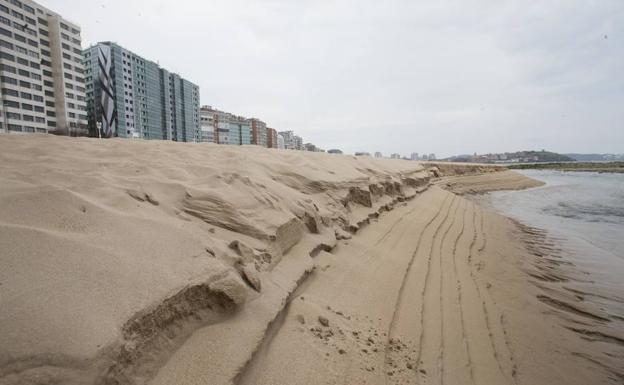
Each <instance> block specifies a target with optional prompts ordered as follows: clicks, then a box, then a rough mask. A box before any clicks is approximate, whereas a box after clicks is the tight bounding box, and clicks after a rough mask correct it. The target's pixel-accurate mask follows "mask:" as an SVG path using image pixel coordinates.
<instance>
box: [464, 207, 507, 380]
mask: <svg viewBox="0 0 624 385" xmlns="http://www.w3.org/2000/svg"><path fill="white" fill-rule="evenodd" d="M472 208H473V210H472V211H473V223H476V216H477V212H479V213H480V217H481V219H480V226H479V227H480V234H478V232H479V228H478V227H477V226H475V227H474V236H473V243H472V244H471V246H470V249H469V252H470V254H469V256H468V259H469V260H472V259H473V257H474V255H475V253H474V251H475V250H474V249H475V247H476V243H477V238H478V237H479V235H480V236H481V238H482V239H483V241H482V243H481V247H479V248H478V249H477V250H476V251H477V252H478V253H481V252H483V250H485V247H486V245H487V238H486V235H485V232H484V225H483V222H484V216H485V214H484V212H483V210H480V209H478V208H477V205H476V204H475V203H473V204H472ZM469 271H470V278H471V279H472V283H473V284H474V287H475V289H476V291H477V296H478V298H479V302H480V303H481V306H482V308H483V317H484V320H485V325H486V328H487V330H488V338H489V340H490V345H491V347H492V354H493V356H494V359H495V360H496V363H497V365H498V369H499V370H500V372H501V374H503V375H504V376H505V377H507V376H509V378H510V379H511V382H513V383H514V384H516V383H517V380H516V373H517V365H516V361H515V357H514V354H513V351H512V349H511V344H510V342H509V337H508V336H507V330H506V329H505V326H504V315H503V314H501V315H500V317H499V326H500V330H501V331H502V338H503V342H504V345H505V347H506V350H507V355H508V357H509V363H510V366H511V373H509V375H507V374H505V369H504V368H503V365H502V362H501V360H500V359H501V358H500V356H501V354H500V352H499V351H498V349H497V348H496V341H495V340H494V328H493V326H492V321H491V319H490V312H489V311H488V308H487V304H486V301H485V299H484V297H483V294H482V293H481V288H480V286H479V284H478V282H477V277H476V276H475V274H474V269H473V268H472V265H471V266H470V267H469Z"/></svg>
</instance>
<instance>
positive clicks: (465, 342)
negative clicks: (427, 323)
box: [452, 204, 476, 384]
mask: <svg viewBox="0 0 624 385" xmlns="http://www.w3.org/2000/svg"><path fill="white" fill-rule="evenodd" d="M464 206H465V207H464V213H463V215H462V226H461V230H460V231H459V234H457V237H456V238H455V242H454V243H453V253H452V256H453V272H454V274H455V279H456V283H457V307H458V308H459V320H460V325H461V335H462V343H463V345H464V350H465V353H466V358H467V360H468V362H467V365H468V368H469V370H470V380H471V382H472V383H473V384H475V383H476V382H475V377H474V369H473V365H472V357H471V355H470V343H469V341H468V336H467V335H466V325H465V323H466V322H465V316H464V308H463V303H462V284H461V280H460V279H459V274H458V272H457V245H458V244H459V240H460V239H461V237H462V236H463V235H464V230H465V228H466V214H467V213H468V205H467V204H465V205H464ZM474 238H475V237H473V238H472V242H474Z"/></svg>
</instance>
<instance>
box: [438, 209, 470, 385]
mask: <svg viewBox="0 0 624 385" xmlns="http://www.w3.org/2000/svg"><path fill="white" fill-rule="evenodd" d="M463 202H464V200H463V199H462V200H459V203H458V204H457V205H456V206H455V211H454V212H453V215H452V217H451V224H450V225H449V227H448V228H447V229H446V231H445V232H444V235H442V240H441V241H440V248H439V250H438V262H439V264H440V265H439V269H440V276H439V277H440V281H439V282H440V292H439V303H440V344H439V350H438V367H439V369H440V384H441V385H444V347H445V344H444V313H445V312H444V275H445V274H444V269H443V267H442V259H443V258H442V256H443V255H444V254H443V250H442V248H443V247H444V241H445V240H446V237H447V236H448V234H449V232H450V231H451V229H452V228H453V226H454V225H455V219H456V218H457V211H458V210H459V206H460V205H461V203H463Z"/></svg>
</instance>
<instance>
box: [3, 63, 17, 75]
mask: <svg viewBox="0 0 624 385" xmlns="http://www.w3.org/2000/svg"><path fill="white" fill-rule="evenodd" d="M0 71H6V72H10V73H12V74H14V73H17V68H15V67H13V66H10V65H8V64H1V63H0Z"/></svg>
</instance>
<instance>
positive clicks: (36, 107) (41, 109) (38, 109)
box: [35, 106, 44, 112]
mask: <svg viewBox="0 0 624 385" xmlns="http://www.w3.org/2000/svg"><path fill="white" fill-rule="evenodd" d="M35 111H37V112H44V110H43V107H41V106H35Z"/></svg>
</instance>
